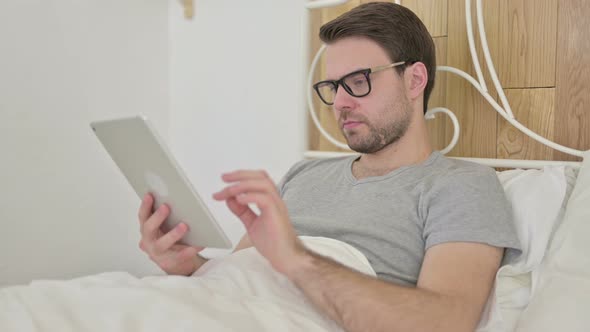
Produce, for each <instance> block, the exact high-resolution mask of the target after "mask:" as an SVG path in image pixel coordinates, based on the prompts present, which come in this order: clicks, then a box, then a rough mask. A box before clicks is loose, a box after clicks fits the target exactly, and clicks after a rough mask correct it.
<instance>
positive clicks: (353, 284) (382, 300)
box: [288, 253, 474, 332]
mask: <svg viewBox="0 0 590 332" xmlns="http://www.w3.org/2000/svg"><path fill="white" fill-rule="evenodd" d="M288 277H289V278H290V279H291V280H292V281H293V282H294V283H295V284H296V285H297V286H298V287H299V288H300V289H301V290H302V291H303V292H304V293H305V295H306V296H307V297H308V298H309V299H310V300H311V301H312V302H313V303H314V304H315V305H316V307H318V308H319V309H320V310H322V311H323V312H325V313H326V314H327V315H328V316H329V317H330V318H332V319H333V320H334V321H336V322H337V323H338V324H340V325H341V326H342V327H344V328H345V329H346V330H347V331H404V332H407V331H453V332H457V331H472V330H473V329H474V326H473V325H474V323H473V322H472V321H469V320H468V319H466V318H465V317H466V316H468V315H465V312H464V311H465V310H466V308H465V306H464V305H462V302H461V301H459V300H458V299H456V298H454V297H452V296H444V295H441V294H438V293H434V292H430V291H428V290H424V289H419V288H410V287H402V286H398V285H395V284H392V283H387V282H384V281H381V280H378V279H376V278H373V277H370V276H366V275H363V274H361V273H358V272H356V271H352V270H350V269H348V268H346V267H344V266H342V265H340V264H338V263H336V262H334V261H332V260H330V259H327V258H324V257H321V256H318V255H316V254H312V253H310V254H309V255H308V256H307V257H306V258H305V259H304V260H303V263H302V264H299V265H298V268H297V269H296V270H294V271H292V272H290V273H289V276H288Z"/></svg>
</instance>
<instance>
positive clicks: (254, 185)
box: [213, 179, 278, 201]
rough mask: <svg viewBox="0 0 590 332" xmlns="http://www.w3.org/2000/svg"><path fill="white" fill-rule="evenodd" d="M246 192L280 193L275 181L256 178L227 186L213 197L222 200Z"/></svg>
mask: <svg viewBox="0 0 590 332" xmlns="http://www.w3.org/2000/svg"><path fill="white" fill-rule="evenodd" d="M246 192H266V193H269V194H273V195H278V192H277V189H276V186H275V185H274V183H273V182H271V181H266V180H261V179H255V180H243V181H240V182H238V183H236V184H233V185H231V186H227V187H225V188H224V189H222V190H221V191H219V192H216V193H215V194H213V198H214V199H216V200H219V201H221V200H225V199H228V198H229V197H233V196H237V195H240V194H243V193H246Z"/></svg>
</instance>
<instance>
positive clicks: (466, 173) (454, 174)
mask: <svg viewBox="0 0 590 332" xmlns="http://www.w3.org/2000/svg"><path fill="white" fill-rule="evenodd" d="M423 183H425V184H426V185H427V187H429V190H428V191H430V192H439V191H441V190H442V191H446V190H452V191H456V192H460V191H462V190H469V191H471V190H486V189H492V188H496V189H497V188H498V187H499V180H498V177H497V175H496V171H495V170H494V169H493V168H491V167H488V166H485V165H481V164H477V163H475V162H471V161H466V160H460V159H455V158H449V157H445V156H443V155H440V157H439V158H438V159H437V160H436V162H435V163H433V164H432V167H431V169H430V170H429V171H428V172H427V174H425V177H424V182H423ZM465 187H469V188H465Z"/></svg>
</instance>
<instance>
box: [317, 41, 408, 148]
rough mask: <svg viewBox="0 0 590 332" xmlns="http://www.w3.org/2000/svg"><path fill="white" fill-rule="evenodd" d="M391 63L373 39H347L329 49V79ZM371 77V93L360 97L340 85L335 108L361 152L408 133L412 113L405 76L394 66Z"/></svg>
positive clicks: (344, 131)
mask: <svg viewBox="0 0 590 332" xmlns="http://www.w3.org/2000/svg"><path fill="white" fill-rule="evenodd" d="M403 60H405V59H393V61H394V62H396V61H403ZM391 62H392V61H391V59H389V57H388V56H387V53H386V52H385V50H383V49H382V48H381V47H380V46H379V45H378V44H377V43H375V42H373V41H372V40H369V39H366V38H344V39H341V40H339V41H337V42H335V43H332V44H330V45H329V46H328V47H327V49H326V79H333V80H337V79H340V78H341V77H342V76H344V75H346V74H348V73H351V72H354V71H357V70H360V69H365V68H373V67H377V66H382V65H387V64H390V63H391ZM370 80H371V92H370V93H369V94H368V95H367V96H364V97H359V98H357V97H353V96H351V95H350V94H348V93H347V92H346V91H345V90H344V89H343V88H342V86H339V87H338V90H337V92H336V96H335V99H334V105H333V107H332V109H333V112H334V116H335V117H336V119H337V120H338V127H339V128H340V130H341V131H342V134H344V137H345V138H346V141H347V142H348V145H349V146H350V148H351V149H352V150H354V151H357V152H360V153H374V152H377V151H379V150H381V149H383V148H384V147H385V146H388V145H390V144H392V143H395V142H397V141H398V140H399V139H400V138H401V137H402V136H403V135H404V134H405V133H406V131H407V129H408V126H409V124H410V121H411V114H412V108H411V106H410V103H409V101H408V98H407V96H406V94H405V87H404V81H403V78H402V77H400V76H399V75H398V74H397V71H396V70H395V69H394V68H391V69H386V70H383V71H379V72H376V73H373V74H370Z"/></svg>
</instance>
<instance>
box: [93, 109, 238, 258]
mask: <svg viewBox="0 0 590 332" xmlns="http://www.w3.org/2000/svg"><path fill="white" fill-rule="evenodd" d="M90 126H91V127H92V129H93V130H94V133H95V134H96V136H97V137H98V139H99V140H100V141H101V143H102V145H103V146H104V147H105V149H106V150H107V152H108V153H109V154H110V156H111V158H112V159H113V161H114V162H115V163H116V164H117V166H118V167H119V168H120V169H121V171H122V172H123V175H125V177H126V178H127V181H128V182H129V184H130V185H131V186H132V187H133V189H135V192H136V193H137V195H139V197H140V198H141V197H143V196H144V195H145V194H146V193H148V192H149V193H151V194H152V195H153V196H154V199H155V202H154V209H157V208H158V207H159V206H160V205H162V204H164V203H166V204H167V205H168V206H170V208H171V213H170V216H169V217H168V218H167V219H166V221H165V222H164V224H163V227H162V230H163V231H164V232H167V231H168V230H170V229H172V228H173V227H174V226H175V225H176V224H178V223H179V222H180V221H182V222H184V223H186V224H187V225H188V226H189V232H188V233H187V234H185V236H184V237H183V238H182V240H181V241H180V243H183V244H188V245H194V246H202V247H212V248H231V246H232V244H231V241H230V240H229V239H228V238H227V236H226V235H225V233H224V232H223V230H222V229H221V227H220V226H219V224H218V223H217V222H216V220H215V219H214V218H213V216H212V215H211V213H210V212H209V210H208V209H207V207H206V205H205V204H204V203H203V202H202V200H201V199H200V197H199V196H198V194H197V193H196V191H195V190H194V189H193V187H192V185H191V183H190V182H189V180H188V179H187V177H186V176H185V174H184V173H183V171H182V170H181V168H180V167H179V165H178V164H177V163H176V161H175V160H174V158H173V156H172V154H171V153H170V152H169V151H168V149H167V148H166V146H165V145H164V142H163V141H162V140H161V139H160V138H159V137H158V135H157V133H156V131H155V130H154V129H153V128H152V126H151V125H150V123H149V121H148V120H147V119H146V118H145V117H142V116H136V117H131V118H121V119H113V120H107V121H95V122H92V123H91V124H90ZM138 208H139V207H138Z"/></svg>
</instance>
